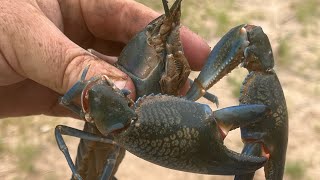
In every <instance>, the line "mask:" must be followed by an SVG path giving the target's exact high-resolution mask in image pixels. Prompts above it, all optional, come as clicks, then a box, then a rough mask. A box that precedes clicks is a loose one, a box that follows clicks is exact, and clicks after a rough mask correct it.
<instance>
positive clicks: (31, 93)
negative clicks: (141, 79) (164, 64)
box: [0, 0, 210, 118]
mask: <svg viewBox="0 0 320 180" xmlns="http://www.w3.org/2000/svg"><path fill="white" fill-rule="evenodd" d="M0 9H1V11H0V118H1V117H10V116H25V115H37V114H46V115H54V116H71V115H72V114H71V113H70V112H69V111H68V110H66V109H65V108H63V107H61V106H60V105H59V104H58V97H59V96H61V94H64V93H65V92H66V91H67V90H68V89H69V88H70V87H71V86H72V85H73V84H75V83H76V82H77V81H78V80H79V77H80V75H81V73H82V71H83V69H84V68H85V67H86V66H87V65H89V64H90V69H89V72H88V75H87V78H90V77H92V76H94V75H98V74H104V75H107V76H108V77H110V79H112V80H113V81H115V84H116V85H117V86H118V87H119V88H126V89H129V90H131V91H132V92H133V93H132V97H133V98H134V92H135V91H134V85H133V83H132V81H131V80H130V78H129V77H128V76H127V75H126V74H125V73H123V72H121V71H120V70H118V69H116V68H115V67H114V66H112V65H110V64H108V63H106V62H105V61H102V60H99V59H97V58H96V57H95V56H93V55H92V54H91V53H89V52H88V51H86V50H85V49H88V48H92V49H95V50H97V51H99V52H101V53H103V54H107V55H110V56H118V55H119V53H120V52H121V50H122V48H123V47H124V45H125V44H126V43H127V42H128V41H129V40H130V39H131V38H132V37H133V36H134V35H135V34H136V33H137V32H139V31H140V30H142V29H143V28H144V27H145V26H146V25H147V24H148V23H149V22H150V21H151V20H153V19H155V18H156V17H158V16H159V15H160V14H158V13H156V12H155V11H153V10H151V9H150V8H148V7H145V6H143V5H141V4H139V3H137V2H135V1H131V0H112V1H107V0H95V1H87V0H80V1H72V0H20V1H12V0H2V1H1V3H0ZM181 38H182V43H183V47H184V51H185V55H186V57H187V58H188V60H189V63H190V66H191V68H192V69H193V70H200V68H201V67H202V66H203V64H204V60H205V59H206V58H207V56H208V54H209V51H210V48H209V46H208V45H207V44H206V43H205V42H204V41H203V40H202V39H201V38H200V37H198V36H197V35H195V34H194V33H192V32H191V31H190V30H188V29H187V28H185V27H182V28H181Z"/></svg>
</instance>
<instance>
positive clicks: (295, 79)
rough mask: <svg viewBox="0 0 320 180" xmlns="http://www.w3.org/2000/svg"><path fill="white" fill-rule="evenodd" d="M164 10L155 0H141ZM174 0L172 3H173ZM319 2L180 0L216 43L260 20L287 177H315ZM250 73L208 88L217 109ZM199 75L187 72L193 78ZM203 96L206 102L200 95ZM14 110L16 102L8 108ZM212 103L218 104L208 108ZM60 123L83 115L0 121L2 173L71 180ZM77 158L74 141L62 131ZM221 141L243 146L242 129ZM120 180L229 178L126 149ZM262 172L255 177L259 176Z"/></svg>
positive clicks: (319, 173) (318, 173)
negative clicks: (162, 163) (276, 93)
mask: <svg viewBox="0 0 320 180" xmlns="http://www.w3.org/2000/svg"><path fill="white" fill-rule="evenodd" d="M138 1H139V2H141V3H142V4H145V5H146V6H149V7H151V8H153V9H155V10H157V11H159V12H161V13H162V12H163V9H162V4H161V1H160V0H157V1H155V0H138ZM172 2H173V0H170V1H169V3H170V4H172ZM319 7H320V0H305V1H299V0H287V1H276V0H269V1H266V0H256V1H245V0H224V1H218V0H211V1H209V0H202V1H194V0H184V1H183V2H182V24H183V25H185V26H187V27H189V28H190V29H191V30H193V31H194V32H196V33H197V34H199V35H200V36H202V37H203V38H204V39H205V40H206V41H207V42H208V43H209V44H210V45H211V47H213V46H214V45H215V44H216V43H217V41H218V40H219V39H220V38H221V37H222V35H223V34H225V33H226V32H227V31H228V30H229V29H231V28H232V27H234V26H236V25H238V24H243V23H249V24H255V25H259V26H262V27H263V29H264V31H265V33H266V34H267V35H268V36H269V39H270V41H271V44H272V47H273V53H274V56H275V60H276V67H275V70H276V72H277V74H278V77H279V79H280V81H281V84H282V86H283V90H284V93H285V96H286V100H287V106H288V111H289V144H288V151H287V161H286V169H285V179H289V180H290V179H292V180H295V179H307V180H309V179H310V180H312V179H318V178H319V177H320V153H319V152H318V150H319V149H320V141H319V140H318V139H319V138H320V71H319V70H320V31H319V28H320V21H319V19H320V8H319ZM246 74H247V72H246V71H245V70H243V69H239V68H238V69H236V70H235V71H233V72H232V73H231V74H229V75H228V76H227V77H225V78H224V79H222V80H221V81H220V82H219V83H218V84H217V85H216V86H214V87H213V88H212V89H211V90H210V91H211V92H212V93H214V94H216V95H217V96H218V97H219V98H220V104H221V105H220V108H222V107H227V106H231V105H237V104H238V97H239V90H240V86H241V83H242V81H243V79H244V77H245V76H246ZM195 76H196V73H194V74H192V77H193V78H194V77H195ZM200 102H203V103H208V102H207V101H206V100H203V99H201V100H200ZM13 108H14V107H13ZM212 109H216V108H215V106H212ZM57 124H65V125H69V126H72V127H76V128H80V129H81V128H82V127H83V123H82V122H81V121H74V120H72V119H68V118H53V117H48V116H32V117H25V118H8V119H1V120H0V179H10V180H11V179H47V180H51V179H69V177H70V175H71V171H70V170H69V167H68V165H67V162H66V161H65V159H64V156H63V154H62V153H61V152H60V151H59V149H58V147H57V145H56V142H55V139H54V127H55V126H56V125H57ZM65 139H66V141H67V145H69V149H70V151H71V153H72V157H75V155H76V154H75V153H76V148H77V145H78V142H79V140H78V139H76V138H72V137H65ZM225 143H226V145H227V146H228V147H229V148H230V149H233V150H235V151H238V152H240V151H241V148H242V142H241V140H240V134H239V131H233V132H231V133H230V135H228V138H227V139H226V140H225ZM117 177H118V179H122V180H123V179H125V180H127V179H129V180H131V179H132V180H135V179H170V180H173V179H184V180H189V179H199V180H200V179H201V180H207V179H208V180H209V179H233V178H232V177H230V176H229V177H228V176H208V175H195V174H191V173H185V172H178V171H174V170H170V169H166V168H162V167H159V166H156V165H153V164H151V163H148V162H146V161H144V160H141V159H139V158H137V157H135V156H133V155H131V154H130V153H127V154H126V157H125V160H124V161H123V163H122V164H121V166H120V168H119V171H118V173H117ZM263 177H264V175H263V171H261V170H259V171H258V172H257V173H256V177H255V179H264V178H263Z"/></svg>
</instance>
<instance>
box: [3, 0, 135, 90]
mask: <svg viewBox="0 0 320 180" xmlns="http://www.w3.org/2000/svg"><path fill="white" fill-rule="evenodd" d="M23 2H24V1H23ZM23 2H20V1H14V2H12V3H11V4H8V5H7V6H6V7H7V8H5V9H4V11H6V10H7V12H6V17H5V18H6V21H3V22H2V23H4V24H2V26H3V27H6V28H5V29H2V30H0V33H1V34H2V35H1V37H0V45H1V46H0V47H5V48H1V51H2V53H3V54H4V57H5V60H6V61H7V62H8V64H9V65H10V67H12V69H13V70H14V71H15V72H16V73H17V74H19V75H21V76H23V77H26V78H29V79H32V80H34V81H35V82H37V83H39V84H41V85H44V86H46V87H48V88H50V89H52V90H54V91H56V92H58V93H60V94H64V93H65V92H66V91H67V90H68V89H70V88H71V87H72V86H73V85H74V84H75V83H76V82H77V81H78V80H79V79H80V76H81V74H82V71H83V69H84V68H85V67H86V66H88V65H90V69H89V71H88V74H87V77H86V79H89V78H90V77H92V76H95V75H102V74H103V75H107V76H108V77H109V78H110V79H111V80H113V81H114V82H115V84H116V85H117V86H119V88H127V89H128V90H130V91H132V92H133V93H132V96H134V94H135V91H134V85H133V83H132V81H131V80H130V78H129V77H128V76H127V75H126V74H125V73H123V72H121V71H120V70H118V69H117V68H115V67H114V66H112V65H110V64H108V63H106V62H104V61H102V60H100V59H99V58H97V57H95V56H94V55H92V54H91V53H89V52H87V51H86V50H84V49H83V48H81V47H79V46H78V45H77V44H75V43H73V42H72V41H71V40H69V39H68V38H67V37H66V36H65V35H64V34H63V33H62V31H61V30H60V29H63V27H61V28H60V29H59V28H58V27H57V26H56V25H55V24H54V23H53V22H52V21H50V20H49V19H48V18H47V17H46V16H45V15H44V14H43V13H42V12H41V10H39V8H37V7H33V6H26V5H24V4H23ZM8 7H10V8H11V10H10V8H8ZM12 9H14V12H15V13H12V12H13V11H12ZM56 24H62V23H56Z"/></svg>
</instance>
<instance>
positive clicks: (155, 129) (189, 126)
mask: <svg viewBox="0 0 320 180" xmlns="http://www.w3.org/2000/svg"><path fill="white" fill-rule="evenodd" d="M135 111H136V113H137V114H138V120H137V121H136V122H134V123H132V125H131V126H130V127H129V128H128V129H127V130H126V131H124V132H123V133H121V134H120V135H119V136H117V137H115V140H116V141H117V142H118V143H119V144H120V145H122V146H124V147H125V149H127V150H128V151H130V152H131V153H133V154H135V155H137V156H139V157H141V158H143V159H145V160H147V161H150V162H152V163H155V164H158V165H161V166H164V167H168V168H172V169H178V170H184V171H190V172H197V173H207V172H208V170H207V169H206V167H207V166H206V162H207V161H208V159H211V157H213V156H214V155H215V148H218V147H221V146H223V144H222V143H223V142H222V138H221V137H220V133H219V130H218V128H217V125H216V122H215V120H214V119H212V118H211V114H212V111H211V109H210V108H209V106H207V105H204V104H199V103H195V102H192V101H188V100H185V99H182V98H178V97H173V96H165V95H156V96H146V97H143V98H141V99H140V100H139V101H138V102H137V103H136V109H135ZM208 143H209V144H208ZM220 149H223V148H220Z"/></svg>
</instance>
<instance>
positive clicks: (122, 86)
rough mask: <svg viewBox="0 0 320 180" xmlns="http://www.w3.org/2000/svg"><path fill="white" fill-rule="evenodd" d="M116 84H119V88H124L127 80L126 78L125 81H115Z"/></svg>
mask: <svg viewBox="0 0 320 180" xmlns="http://www.w3.org/2000/svg"><path fill="white" fill-rule="evenodd" d="M114 84H115V85H116V86H117V88H119V89H123V88H124V87H126V84H127V80H125V81H115V82H114Z"/></svg>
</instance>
